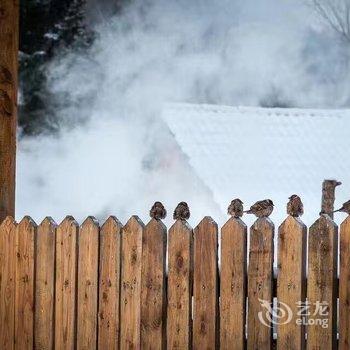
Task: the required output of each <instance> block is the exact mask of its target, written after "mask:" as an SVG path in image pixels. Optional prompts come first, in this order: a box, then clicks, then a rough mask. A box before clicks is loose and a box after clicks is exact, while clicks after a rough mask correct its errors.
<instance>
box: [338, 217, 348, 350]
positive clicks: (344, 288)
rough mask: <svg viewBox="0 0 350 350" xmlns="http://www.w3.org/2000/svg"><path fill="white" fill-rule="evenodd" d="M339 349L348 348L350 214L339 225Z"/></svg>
mask: <svg viewBox="0 0 350 350" xmlns="http://www.w3.org/2000/svg"><path fill="white" fill-rule="evenodd" d="M339 246H340V274H339V349H340V350H346V349H350V269H349V266H350V216H348V217H347V218H346V219H345V220H344V221H343V222H342V224H341V225H340V245H339Z"/></svg>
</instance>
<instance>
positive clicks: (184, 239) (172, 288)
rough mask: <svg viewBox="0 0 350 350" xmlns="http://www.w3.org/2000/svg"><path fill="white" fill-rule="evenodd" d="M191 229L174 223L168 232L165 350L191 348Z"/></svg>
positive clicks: (183, 222) (180, 223)
mask: <svg viewBox="0 0 350 350" xmlns="http://www.w3.org/2000/svg"><path fill="white" fill-rule="evenodd" d="M192 241H193V232H192V228H191V227H190V226H189V225H188V223H187V222H186V221H183V220H176V222H175V223H174V225H173V226H172V227H171V228H170V230H169V244H168V259H169V262H168V312H167V314H168V315H167V348H168V349H169V350H170V349H179V350H181V349H190V348H191V345H192V318H191V310H192V307H191V306H192V276H193V269H192V268H193V266H192V265H193V262H192V258H193V256H192V253H193V251H192V244H193V242H192Z"/></svg>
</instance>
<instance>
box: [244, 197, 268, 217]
mask: <svg viewBox="0 0 350 350" xmlns="http://www.w3.org/2000/svg"><path fill="white" fill-rule="evenodd" d="M272 211H273V202H272V200H271V199H264V200H262V201H258V202H256V203H255V204H253V205H252V206H251V207H250V209H249V210H247V211H244V213H247V214H254V215H255V216H256V217H258V218H265V217H268V216H270V215H271V213H272Z"/></svg>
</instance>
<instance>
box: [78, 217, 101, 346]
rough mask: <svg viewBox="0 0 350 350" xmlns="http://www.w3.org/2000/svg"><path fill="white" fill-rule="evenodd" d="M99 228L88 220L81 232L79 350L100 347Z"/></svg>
mask: <svg viewBox="0 0 350 350" xmlns="http://www.w3.org/2000/svg"><path fill="white" fill-rule="evenodd" d="M99 232H100V228H99V224H98V222H97V221H96V219H95V218H93V217H91V216H90V217H88V218H87V219H86V220H85V221H84V223H83V224H82V225H81V226H80V229H79V259H78V307H77V349H78V350H79V349H82V350H83V349H95V348H96V346H97V305H98V298H97V296H98V251H99Z"/></svg>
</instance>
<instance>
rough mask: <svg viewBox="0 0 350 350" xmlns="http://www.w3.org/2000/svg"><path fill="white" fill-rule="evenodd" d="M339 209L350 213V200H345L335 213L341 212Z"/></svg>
mask: <svg viewBox="0 0 350 350" xmlns="http://www.w3.org/2000/svg"><path fill="white" fill-rule="evenodd" d="M339 211H341V212H343V213H346V214H349V215H350V200H348V201H347V202H345V203H344V204H343V206H342V207H341V208H340V209H338V210H334V211H333V213H336V212H339Z"/></svg>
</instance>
